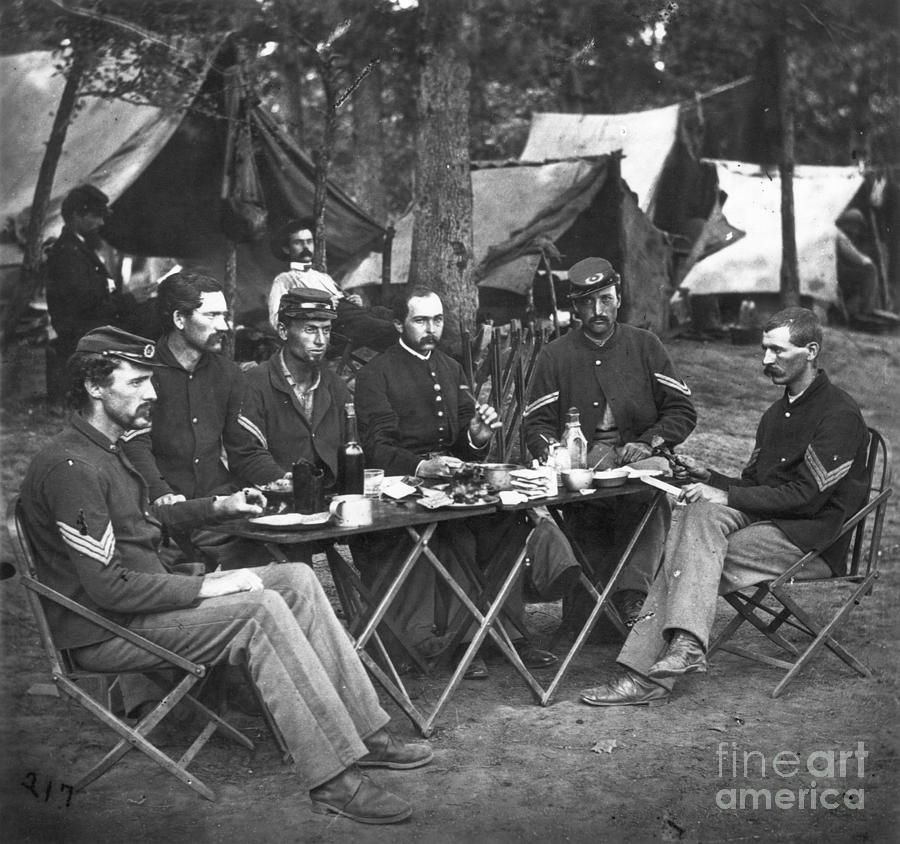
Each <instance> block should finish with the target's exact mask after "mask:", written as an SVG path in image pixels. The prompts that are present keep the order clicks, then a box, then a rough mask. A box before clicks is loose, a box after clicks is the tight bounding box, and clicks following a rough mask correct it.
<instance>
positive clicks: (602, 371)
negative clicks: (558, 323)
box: [524, 258, 697, 625]
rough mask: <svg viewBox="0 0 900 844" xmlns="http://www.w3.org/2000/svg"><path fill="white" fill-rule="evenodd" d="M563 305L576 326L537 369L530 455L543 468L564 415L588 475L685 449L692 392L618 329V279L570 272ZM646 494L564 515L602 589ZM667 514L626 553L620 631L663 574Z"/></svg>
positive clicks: (662, 510) (658, 356)
mask: <svg viewBox="0 0 900 844" xmlns="http://www.w3.org/2000/svg"><path fill="white" fill-rule="evenodd" d="M569 282H570V284H571V288H572V289H571V292H570V293H569V299H570V300H571V302H572V308H573V310H574V311H575V312H576V313H577V315H578V317H579V319H580V321H581V325H580V327H579V328H577V329H573V330H572V331H569V333H568V334H565V335H564V336H562V337H560V338H558V339H556V340H554V341H553V342H552V343H550V344H549V345H547V346H545V347H544V348H543V349H542V350H541V353H540V355H539V356H538V359H537V362H536V364H535V367H534V377H533V379H532V381H531V387H530V391H529V396H528V401H529V403H528V406H527V407H526V408H525V422H524V424H525V436H526V440H527V442H528V448H529V450H530V451H531V453H532V454H533V455H534V456H535V457H538V458H541V459H543V458H545V457H546V455H547V451H548V443H550V442H553V441H558V440H559V438H560V437H561V435H562V432H563V428H564V427H565V422H566V412H567V411H568V409H569V408H570V407H575V408H577V409H578V410H579V411H580V418H581V426H582V429H583V431H584V435H585V437H586V438H587V441H588V449H589V451H588V465H589V466H594V465H596V464H598V463H599V468H601V469H607V468H613V467H615V466H623V465H626V464H629V463H635V462H637V461H641V460H644V459H646V458H649V457H651V456H652V455H653V452H654V448H656V447H659V446H666V447H671V446H675V445H677V444H679V443H681V442H683V441H684V440H685V439H686V438H687V436H688V435H689V434H690V433H691V431H692V430H693V429H694V425H695V424H696V421H697V414H696V412H695V410H694V405H693V403H692V402H691V398H690V395H691V391H690V390H689V389H688V387H687V385H686V384H685V383H684V381H682V380H681V378H679V377H678V373H677V372H676V371H675V368H674V366H673V365H672V362H671V361H670V360H669V356H668V354H667V353H666V350H665V349H664V348H663V345H662V343H661V342H660V341H659V339H658V338H657V337H656V335H654V334H652V333H651V332H649V331H644V330H643V329H641V328H635V327H634V326H631V325H625V324H623V323H620V322H618V321H617V317H618V313H619V308H620V307H621V305H622V295H621V278H620V276H619V274H618V273H617V272H616V271H615V270H614V269H613V267H612V265H611V264H610V263H609V261H607V260H605V259H603V258H585V259H584V260H583V261H579V262H578V263H577V264H575V265H574V266H573V267H572V268H571V269H570V270H569ZM649 497H650V494H649V493H648V495H647V496H646V497H642V499H643V500H639V501H637V502H636V500H635V497H634V496H629V497H627V498H624V497H623V498H614V499H612V500H611V501H597V502H585V503H584V504H582V505H580V506H579V507H577V508H576V507H570V508H568V510H567V512H566V521H567V523H568V525H569V529H570V530H571V532H572V535H573V536H574V538H575V540H576V542H578V544H579V545H580V546H581V548H582V550H583V551H584V552H585V554H586V555H587V556H588V559H589V560H590V561H591V562H592V564H593V566H594V570H595V571H597V573H598V574H599V575H601V576H602V578H603V580H604V582H605V581H606V580H608V578H609V575H610V574H611V572H612V570H613V569H614V568H615V564H616V562H617V561H618V559H619V557H620V556H621V554H622V552H623V551H624V549H625V546H626V544H627V541H628V538H629V537H630V535H631V534H632V532H633V530H634V528H635V527H636V525H637V523H638V521H639V520H640V518H641V517H642V515H643V513H644V510H645V508H646V501H647V499H649ZM667 521H668V505H663V506H661V507H658V508H657V509H656V511H655V512H654V513H653V515H652V516H651V519H650V521H649V522H648V523H647V526H646V527H645V529H644V530H643V532H642V534H641V536H640V538H639V540H638V544H637V545H636V546H635V548H634V551H633V552H632V556H631V562H630V564H629V565H628V567H627V568H626V569H625V571H624V572H623V573H622V575H621V576H620V578H619V582H618V591H617V592H616V593H615V594H614V595H613V603H614V604H615V605H616V607H617V609H618V610H619V612H620V614H621V615H622V616H623V620H624V621H625V623H626V625H631V624H633V623H634V621H635V619H637V618H638V616H639V615H640V612H641V604H642V603H643V600H644V598H645V597H646V595H647V590H648V589H649V587H650V583H651V581H652V580H653V576H654V574H655V573H656V570H657V568H658V566H659V562H660V556H661V554H662V548H663V542H664V539H665V532H666V524H667Z"/></svg>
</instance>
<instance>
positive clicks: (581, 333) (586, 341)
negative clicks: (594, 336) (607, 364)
mask: <svg viewBox="0 0 900 844" xmlns="http://www.w3.org/2000/svg"><path fill="white" fill-rule="evenodd" d="M621 336H622V326H621V325H619V323H618V322H617V323H616V325H615V328H613V333H612V337H610V338H609V339H608V340H606V341H605V342H604V343H603V344H602V345H600V344H599V343H597V342H595V341H594V340H591V338H590V337H588V335H587V332H586V331H585V330H584V326H581V327H579V329H578V340H579V342H580V344H581V347H582V348H583V349H590V351H592V352H605V351H606V350H607V349H611V348H613V346H615V345H617V344H618V342H619V337H621Z"/></svg>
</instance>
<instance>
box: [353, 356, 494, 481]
mask: <svg viewBox="0 0 900 844" xmlns="http://www.w3.org/2000/svg"><path fill="white" fill-rule="evenodd" d="M355 399H356V416H357V419H358V420H359V436H360V440H361V441H362V443H361V444H362V447H363V451H364V452H365V455H366V466H370V467H374V468H378V469H384V471H385V472H386V473H387V474H389V475H411V474H413V473H414V472H415V471H416V467H417V466H418V465H419V462H420V461H422V460H424V459H426V458H427V456H428V453H429V452H443V453H445V454H450V455H453V456H454V457H459V458H461V459H463V460H480V459H482V458H483V457H484V453H485V451H486V447H485V448H482V449H476V448H474V447H473V446H472V444H471V443H470V442H469V432H468V428H469V422H470V421H471V420H472V417H473V416H474V415H475V400H474V399H473V398H472V393H471V391H470V390H469V387H468V385H467V384H466V380H465V377H464V376H463V371H462V367H461V366H460V365H459V364H458V363H457V362H456V361H455V360H453V358H451V357H449V356H448V355H445V354H444V353H443V352H441V351H440V350H438V349H433V350H432V352H431V355H430V356H429V358H428V360H422V359H421V358H418V357H416V356H415V355H414V354H412V353H411V352H410V351H408V350H407V349H406V348H405V347H404V346H403V345H401V344H400V343H397V344H396V345H395V346H391V348H389V349H388V350H387V351H385V352H382V353H381V354H380V355H378V357H376V358H373V359H372V361H371V362H370V363H369V364H368V365H367V366H366V367H365V368H364V369H363V370H362V372H360V373H359V375H358V376H357V378H356V395H355Z"/></svg>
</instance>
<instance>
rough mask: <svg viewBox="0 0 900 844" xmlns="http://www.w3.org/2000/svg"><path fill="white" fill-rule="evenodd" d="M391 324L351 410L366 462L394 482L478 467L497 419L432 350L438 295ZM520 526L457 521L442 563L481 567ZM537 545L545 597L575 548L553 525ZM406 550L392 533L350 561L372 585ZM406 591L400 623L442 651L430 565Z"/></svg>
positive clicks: (548, 660) (502, 518)
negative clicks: (392, 334)
mask: <svg viewBox="0 0 900 844" xmlns="http://www.w3.org/2000/svg"><path fill="white" fill-rule="evenodd" d="M394 325H395V329H396V332H397V333H399V335H400V339H399V342H397V343H395V344H394V346H392V347H391V348H390V349H388V351H386V352H384V353H382V354H381V355H379V356H378V357H376V358H375V359H374V360H372V361H371V362H370V363H369V364H368V366H366V367H365V368H364V369H363V370H362V371H361V372H360V373H359V375H358V376H357V379H356V412H357V418H358V420H359V427H360V438H361V440H362V446H363V451H364V452H365V454H366V463H367V465H369V466H374V467H376V468H379V469H384V470H385V472H386V473H388V474H392V475H418V476H420V477H432V478H434V477H438V478H440V477H445V478H446V477H450V475H451V474H452V473H453V471H454V470H455V469H456V468H458V467H459V465H460V462H461V460H483V459H484V457H485V455H486V454H487V450H488V447H489V445H490V441H491V436H492V434H493V430H492V426H493V425H494V424H496V423H497V418H498V417H497V413H496V411H495V410H494V409H493V408H491V407H488V406H487V405H482V404H478V403H476V401H475V400H474V398H473V397H472V394H471V392H470V390H469V387H468V385H467V384H466V382H465V379H464V377H463V373H462V367H460V365H459V364H458V363H457V362H456V361H454V360H453V359H452V358H450V357H449V356H447V355H446V354H444V353H443V352H442V351H440V349H438V348H437V344H438V341H439V340H440V339H441V334H442V333H443V327H444V315H443V304H442V303H441V299H440V297H439V296H438V295H437V294H436V293H435V292H434V291H432V290H430V289H429V288H427V287H418V286H417V287H412V288H408V289H407V291H406V294H405V298H404V299H403V300H402V301H401V302H399V303H398V304H397V308H396V312H395V318H394ZM517 518H518V517H517V516H511V515H508V514H500V515H495V516H484V517H478V518H472V519H469V520H467V522H466V523H465V526H463V525H462V524H460V522H453V524H452V526H442V527H439V528H438V531H437V532H436V533H435V537H436V541H438V542H440V543H441V549H442V550H441V553H440V554H439V555H438V556H440V557H441V559H443V560H444V561H445V562H449V563H451V564H453V563H454V558H455V556H456V555H464V556H466V557H467V558H468V559H470V560H476V561H478V562H479V563H480V564H482V565H484V564H486V563H487V561H488V560H490V559H491V558H492V557H493V556H494V555H496V554H498V553H501V551H502V550H503V549H500V548H498V547H497V542H498V540H500V539H501V538H503V537H507V536H510V535H509V534H508V533H507V531H509V530H510V529H511V528H512V527H513V526H514V525H513V523H515V522H516V519H517ZM442 528H443V529H442ZM515 528H516V535H518V536H520V537H521V538H522V541H524V539H525V536H526V535H527V533H528V531H529V525H528V524H525V523H524V522H519V523H516V524H515ZM388 533H389V534H390V535H388ZM548 533H549V534H550V536H549V537H548V535H547V534H548ZM511 541H512V542H514V541H515V540H511ZM540 541H541V547H540V548H533V549H532V551H533V553H532V554H531V557H532V569H533V572H534V575H533V580H534V581H535V583H541V584H544V585H546V587H547V588H548V589H553V585H554V584H556V586H557V587H559V585H560V583H561V582H562V583H563V586H562V588H566V586H567V585H568V584H570V583H571V582H573V581H574V580H575V579H576V578H577V575H578V572H579V568H578V564H577V562H576V561H575V560H574V558H573V555H572V550H571V547H570V546H569V544H568V542H566V541H565V538H564V537H563V536H562V534H561V533H560V532H559V529H558V528H556V526H555V525H554V524H552V523H548V529H547V531H544V532H542V534H541V536H540ZM403 542H404V540H403V537H401V536H398V535H397V534H396V533H393V532H385V533H378V534H373V535H371V536H367V537H365V538H362V539H361V540H359V541H357V542H355V543H354V544H353V546H352V547H353V551H354V558H355V559H356V560H357V564H358V565H359V566H360V568H361V570H362V571H363V573H364V575H367V576H369V577H370V578H371V577H374V574H373V571H372V569H373V568H374V567H376V566H378V565H381V564H383V563H384V562H386V561H387V560H388V559H391V557H392V555H396V554H400V553H405V546H404V544H403ZM456 565H459V563H458V562H457V563H456ZM407 583H408V584H409V585H408V593H409V594H408V597H407V598H406V599H405V600H404V601H402V602H401V610H400V617H399V618H398V620H399V621H400V623H401V625H402V626H403V627H404V628H405V629H406V630H407V631H409V632H410V634H411V637H412V639H413V641H416V642H418V643H419V645H420V648H421V649H422V650H423V651H425V652H426V653H427V652H428V650H429V649H435V648H440V647H441V645H442V636H441V634H440V631H439V633H438V635H437V636H435V632H434V629H433V628H434V626H435V617H436V616H435V612H436V604H435V600H436V596H435V590H434V575H433V572H432V570H431V567H430V566H429V567H425V566H421V567H418V568H417V569H414V570H413V574H412V575H411V577H410V580H409V581H407ZM514 595H515V598H514V599H513V600H512V601H511V602H509V603H508V604H507V609H508V611H509V613H510V614H511V615H512V616H513V617H516V618H519V619H521V617H522V614H523V612H522V606H521V590H518V591H517V592H515V593H514ZM514 644H516V645H517V648H518V650H519V654H520V656H521V657H522V661H523V662H524V663H525V665H526V666H527V667H529V668H546V667H549V666H551V665H553V664H554V663H555V662H556V657H554V656H553V654H550V653H548V652H546V651H542V650H539V649H537V648H535V647H533V646H532V645H531V644H530V643H529V642H528V641H527V640H526V639H524V638H517V639H515V642H514ZM486 676H487V669H486V667H485V666H484V663H483V661H481V660H477V661H475V662H473V663H472V667H471V668H470V670H469V672H468V673H467V674H466V677H467V678H469V679H478V678H482V677H486Z"/></svg>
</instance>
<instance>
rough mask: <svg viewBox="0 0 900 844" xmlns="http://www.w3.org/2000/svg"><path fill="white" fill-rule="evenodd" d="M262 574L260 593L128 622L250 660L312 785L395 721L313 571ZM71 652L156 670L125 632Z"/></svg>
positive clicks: (195, 647)
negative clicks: (119, 636)
mask: <svg viewBox="0 0 900 844" xmlns="http://www.w3.org/2000/svg"><path fill="white" fill-rule="evenodd" d="M254 571H255V572H256V574H258V575H259V576H260V578H261V579H262V582H263V585H264V586H265V589H263V590H261V591H256V592H241V593H239V594H235V595H226V596H224V597H220V598H207V599H205V600H203V601H201V602H200V603H199V605H198V606H196V607H192V608H190V609H182V610H173V611H170V612H159V613H148V614H146V615H138V616H135V617H134V618H133V619H132V620H131V622H130V624H129V628H130V629H131V630H133V631H134V632H135V633H140V634H141V635H142V636H145V637H146V638H148V639H150V640H152V641H154V642H157V643H158V644H160V645H162V646H163V647H166V648H168V649H169V650H172V651H175V652H176V653H178V654H181V655H182V656H184V657H186V658H187V659H190V660H193V661H195V662H201V663H205V664H210V665H224V664H231V665H240V664H242V663H246V665H247V666H248V667H249V669H250V674H251V676H252V677H253V681H254V683H255V684H256V686H257V688H258V689H259V691H260V693H261V695H262V698H263V700H264V701H265V703H266V706H267V707H268V708H269V711H270V712H271V713H272V717H273V719H274V721H275V723H276V724H277V725H278V728H279V729H280V731H281V734H282V735H283V737H284V740H285V743H286V745H287V747H288V750H289V751H290V753H291V755H292V756H293V758H294V762H295V763H296V766H297V769H298V771H299V772H300V774H301V775H302V776H303V777H304V779H305V780H306V782H307V784H308V788H310V789H312V788H315V787H316V786H318V785H321V784H322V783H324V782H327V781H328V780H330V779H332V778H333V777H335V776H337V775H338V774H339V773H340V772H341V771H343V770H344V769H346V768H347V767H349V766H350V765H352V764H353V763H354V762H355V761H356V760H357V759H359V758H360V757H361V756H364V755H365V754H366V752H367V749H366V747H365V744H364V743H363V740H364V739H366V738H368V737H369V736H371V735H372V734H373V733H375V732H376V731H378V730H379V729H381V728H382V727H384V726H385V724H387V722H388V721H389V720H390V718H389V716H388V715H387V713H386V712H385V711H384V710H383V709H382V708H381V705H380V704H379V702H378V696H377V694H376V693H375V690H374V688H373V687H372V683H371V681H370V680H369V677H368V675H367V674H366V671H365V669H364V668H363V665H362V663H361V662H360V660H359V657H358V656H357V655H356V652H355V651H354V649H353V645H352V643H351V641H350V637H349V635H348V634H347V632H346V630H345V629H344V628H343V627H342V626H341V623H340V622H339V621H338V619H337V618H336V616H335V614H334V611H333V610H332V608H331V604H330V603H329V601H328V598H327V597H326V595H325V593H324V592H323V591H322V587H321V585H320V584H319V581H318V579H317V578H316V576H315V574H314V573H313V571H312V570H311V569H310V568H309V567H308V566H305V565H302V564H297V563H287V564H283V565H270V566H266V567H264V568H257V569H254ZM73 656H74V657H75V658H76V660H77V662H78V664H79V665H80V666H81V667H82V668H85V669H88V670H91V669H95V670H102V671H123V672H124V671H138V672H140V671H144V670H148V669H152V668H154V667H158V665H157V664H155V662H154V658H153V657H152V656H151V655H150V654H147V652H146V651H143V650H141V649H140V648H138V647H137V646H135V645H132V644H130V643H128V642H125V641H123V640H121V639H109V640H107V641H105V642H100V643H99V644H96V645H89V646H87V647H84V648H78V649H77V650H75V651H74V652H73Z"/></svg>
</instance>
